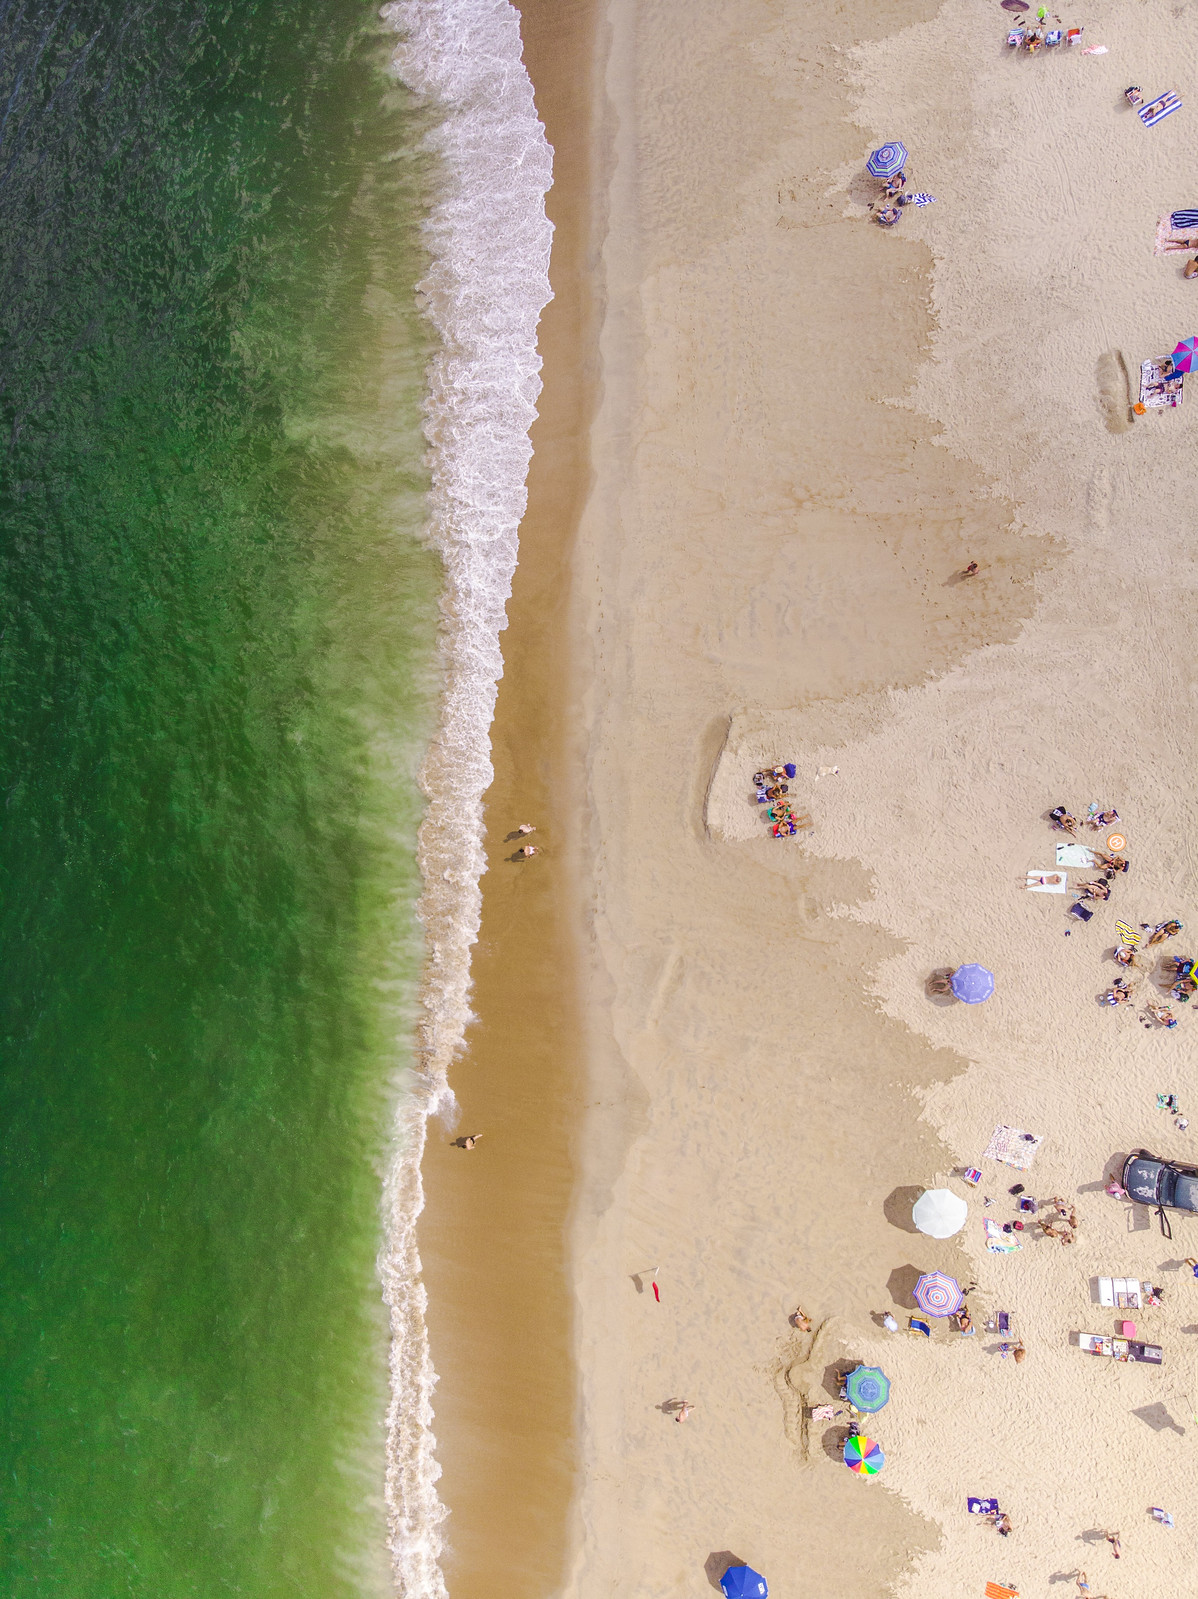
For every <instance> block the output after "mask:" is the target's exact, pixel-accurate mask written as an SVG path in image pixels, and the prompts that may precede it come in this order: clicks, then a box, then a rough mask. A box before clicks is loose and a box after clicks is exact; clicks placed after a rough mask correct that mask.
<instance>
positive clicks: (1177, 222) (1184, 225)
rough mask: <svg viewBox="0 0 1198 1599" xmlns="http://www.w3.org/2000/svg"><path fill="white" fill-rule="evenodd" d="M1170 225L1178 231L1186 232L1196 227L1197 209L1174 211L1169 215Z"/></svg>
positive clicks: (1197, 223) (1197, 222)
mask: <svg viewBox="0 0 1198 1599" xmlns="http://www.w3.org/2000/svg"><path fill="white" fill-rule="evenodd" d="M1169 223H1170V226H1171V227H1173V228H1174V229H1175V231H1176V232H1178V233H1188V232H1189V231H1190V229H1191V228H1198V211H1174V212H1172V213H1171V214H1170V216H1169Z"/></svg>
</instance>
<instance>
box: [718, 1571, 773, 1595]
mask: <svg viewBox="0 0 1198 1599" xmlns="http://www.w3.org/2000/svg"><path fill="white" fill-rule="evenodd" d="M720 1587H721V1588H722V1589H723V1590H724V1599H765V1596H766V1594H768V1593H769V1589H768V1588H767V1587H766V1585H765V1578H764V1577H763V1576H762V1575H761V1573H760V1571H754V1570H753V1568H752V1566H729V1567H728V1569H727V1571H726V1572H725V1573H724V1575H723V1576H722V1577H721V1578H720Z"/></svg>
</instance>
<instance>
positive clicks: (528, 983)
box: [419, 0, 595, 1599]
mask: <svg viewBox="0 0 1198 1599" xmlns="http://www.w3.org/2000/svg"><path fill="white" fill-rule="evenodd" d="M516 9H517V11H518V12H519V13H520V18H521V35H522V39H523V45H524V62H525V66H526V69H527V70H528V73H529V76H530V78H531V79H532V83H533V89H534V98H535V103H536V107H537V113H538V115H539V117H540V118H541V120H542V122H543V123H544V124H545V127H546V136H547V138H548V141H549V143H550V145H551V146H552V148H553V150H554V179H553V187H552V188H551V189H550V191H549V193H548V195H547V197H546V211H547V214H548V216H549V219H550V221H551V222H552V223H553V224H554V229H555V233H554V243H553V252H552V255H551V260H550V282H551V285H552V288H553V291H554V298H553V300H552V301H551V302H550V303H549V305H548V307H547V308H546V310H545V312H544V313H543V315H542V319H541V323H540V327H539V330H538V348H539V350H540V353H541V356H542V360H543V366H542V382H543V384H544V387H543V390H542V393H541V396H540V399H539V401H538V415H537V419H536V421H535V422H534V423H533V426H532V430H531V439H532V445H533V458H532V463H531V467H530V471H529V477H528V509H527V511H526V513H525V516H524V518H523V520H522V522H521V526H520V552H519V564H518V566H517V569H516V573H515V576H514V579H513V583H512V597H511V601H510V603H509V605H508V608H507V616H508V625H507V628H506V630H505V632H504V634H503V635H502V640H501V643H502V652H503V676H502V678H501V680H500V683H499V693H498V699H497V702H496V707H495V717H494V721H493V724H492V727H491V748H492V757H491V758H492V762H493V765H494V772H495V775H494V780H493V782H492V784H491V786H490V788H489V789H488V791H487V794H486V796H485V800H484V816H485V838H486V848H487V857H488V862H487V870H486V873H485V874H484V876H483V878H482V884H481V886H482V921H481V926H480V931H479V939H478V943H477V944H476V946H475V948H474V950H473V955H472V990H471V1001H470V1004H471V1012H472V1015H473V1017H474V1020H472V1021H471V1023H470V1024H469V1026H468V1029H467V1033H466V1049H465V1051H464V1053H463V1054H462V1055H461V1057H460V1058H459V1059H458V1060H457V1061H456V1062H455V1064H454V1067H453V1070H452V1073H451V1082H452V1087H453V1091H454V1094H455V1097H456V1098H457V1100H458V1103H459V1105H460V1107H461V1119H460V1122H459V1125H458V1127H457V1129H456V1132H457V1133H461V1134H464V1133H473V1132H478V1131H481V1132H482V1133H483V1134H484V1137H483V1138H482V1139H481V1141H480V1142H479V1144H478V1146H477V1148H476V1149H474V1150H471V1151H469V1152H466V1151H464V1150H462V1149H459V1148H456V1147H454V1146H453V1144H452V1142H451V1137H450V1136H448V1135H446V1134H445V1133H444V1131H443V1130H442V1129H441V1128H440V1126H439V1124H436V1123H434V1124H433V1128H432V1129H431V1132H432V1136H431V1137H430V1138H429V1141H428V1145H427V1148H426V1152H425V1157H424V1163H423V1180H424V1186H425V1194H426V1208H425V1210H424V1213H423V1215H422V1217H421V1220H420V1224H419V1245H420V1253H421V1259H422V1262H423V1280H424V1283H425V1286H426V1289H427V1292H428V1308H427V1312H426V1316H427V1323H428V1329H429V1340H430V1348H431V1352H432V1359H433V1364H434V1366H435V1369H436V1371H437V1373H438V1381H437V1387H436V1390H435V1392H434V1395H433V1408H434V1415H435V1419H434V1422H433V1430H434V1433H435V1437H436V1447H435V1455H436V1459H437V1460H438V1462H439V1463H440V1465H441V1468H442V1476H441V1478H440V1481H439V1483H438V1493H439V1497H440V1498H441V1501H442V1503H443V1504H444V1505H445V1506H446V1508H447V1510H448V1513H449V1514H448V1518H447V1520H446V1521H445V1523H444V1540H445V1549H444V1554H443V1558H442V1567H443V1570H444V1573H445V1580H446V1584H447V1586H448V1588H449V1590H450V1592H451V1593H452V1594H453V1596H454V1599H474V1596H477V1599H507V1596H510V1599H526V1596H527V1595H528V1594H530V1593H545V1594H549V1593H552V1592H556V1591H557V1590H558V1588H559V1587H560V1584H561V1580H562V1575H563V1572H564V1569H565V1566H566V1563H567V1560H568V1556H569V1541H570V1526H571V1521H570V1517H571V1507H572V1504H573V1500H574V1491H575V1472H576V1442H575V1416H576V1374H575V1365H574V1356H573V1345H572V1340H573V1302H572V1295H571V1286H570V1281H569V1276H568V1268H567V1262H566V1250H567V1224H568V1216H569V1212H570V1209H571V1206H572V1205H573V1203H574V1200H575V1189H576V1170H575V1161H576V1156H577V1151H576V1142H577V1126H578V1122H579V1118H580V1103H581V1101H582V1100H583V1098H584V1096H585V1087H584V1077H583V1071H582V1067H581V1063H580V1056H581V1031H580V1026H581V1024H580V1017H579V1010H578V1006H579V995H578V992H577V986H576V984H575V983H574V982H573V981H572V979H571V971H572V969H573V966H574V965H575V964H576V961H577V948H578V926H577V921H578V903H579V888H578V880H577V845H576V836H577V827H576V822H575V815H576V811H575V807H574V805H573V802H572V796H573V794H574V792H575V788H576V785H575V782H574V779H573V776H572V771H573V769H574V765H575V763H576V761H577V753H576V751H575V750H574V748H573V745H574V741H575V740H576V738H577V729H576V720H575V718H573V717H572V715H571V714H570V706H571V701H572V695H573V693H574V686H573V678H572V676H571V675H570V673H569V672H563V670H562V662H563V661H564V660H567V659H569V658H570V655H571V651H572V644H573V641H572V640H571V639H570V637H569V632H570V625H571V623H570V592H571V581H570V570H571V559H572V547H573V539H574V530H575V526H576V524H577V520H578V517H579V515H580V513H581V507H582V503H583V500H584V498H585V494H586V489H587V473H588V456H587V433H588V425H589V420H590V415H591V412H592V410H593V406H594V363H593V361H591V360H589V359H586V358H582V359H580V352H581V351H583V350H585V349H587V348H590V347H592V346H593V343H594V337H595V327H594V314H595V313H594V307H593V305H592V303H591V301H590V299H589V296H588V292H587V291H588V287H589V284H588V280H587V274H586V257H587V251H588V249H589V247H590V243H589V240H590V234H589V228H590V201H591V192H590V186H589V170H590V163H591V159H592V150H591V144H590V140H589V138H588V129H587V127H586V119H585V116H582V115H580V114H579V97H580V93H581V94H583V95H585V94H586V92H587V85H588V84H589V82H590V77H591V71H592V42H593V34H594V27H595V6H594V4H593V3H592V0H574V3H572V4H569V5H563V4H561V3H560V0H517V3H516ZM524 821H529V822H531V823H533V824H534V825H535V826H536V828H537V831H536V833H535V834H534V835H532V839H531V841H532V842H535V843H537V844H538V845H539V846H540V847H541V850H542V854H541V855H540V856H539V857H537V858H535V859H533V860H530V861H524V862H516V861H513V860H511V859H510V858H509V857H510V856H511V855H512V852H513V851H514V849H515V847H516V845H517V842H518V840H516V839H513V838H510V837H509V835H510V834H511V833H512V832H513V830H514V829H515V828H516V827H517V825H518V824H519V823H521V822H524ZM513 1481H519V1483H520V1491H519V1493H518V1494H515V1495H514V1494H512V1493H511V1492H510V1491H509V1487H508V1485H509V1484H510V1483H511V1482H513Z"/></svg>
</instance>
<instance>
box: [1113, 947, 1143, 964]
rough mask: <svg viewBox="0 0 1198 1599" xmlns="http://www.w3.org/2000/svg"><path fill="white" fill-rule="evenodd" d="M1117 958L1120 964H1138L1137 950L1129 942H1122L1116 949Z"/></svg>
mask: <svg viewBox="0 0 1198 1599" xmlns="http://www.w3.org/2000/svg"><path fill="white" fill-rule="evenodd" d="M1115 959H1116V961H1117V962H1118V963H1119V965H1120V966H1135V965H1137V964H1138V962H1137V960H1136V952H1135V950H1134V949H1132V948H1131V946H1130V945H1129V944H1120V946H1119V948H1118V949H1117V950H1116V951H1115Z"/></svg>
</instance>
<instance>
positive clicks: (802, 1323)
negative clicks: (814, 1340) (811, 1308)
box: [790, 1305, 811, 1332]
mask: <svg viewBox="0 0 1198 1599" xmlns="http://www.w3.org/2000/svg"><path fill="white" fill-rule="evenodd" d="M790 1325H791V1326H792V1327H797V1328H798V1330H799V1331H800V1332H810V1331H811V1317H810V1316H809V1315H808V1314H807V1312H806V1311H805V1310H804V1309H803V1307H802V1305H800V1306H799V1307H798V1309H797V1310H796V1311H795V1313H794V1315H793V1316H791V1318H790Z"/></svg>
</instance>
